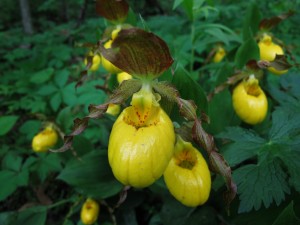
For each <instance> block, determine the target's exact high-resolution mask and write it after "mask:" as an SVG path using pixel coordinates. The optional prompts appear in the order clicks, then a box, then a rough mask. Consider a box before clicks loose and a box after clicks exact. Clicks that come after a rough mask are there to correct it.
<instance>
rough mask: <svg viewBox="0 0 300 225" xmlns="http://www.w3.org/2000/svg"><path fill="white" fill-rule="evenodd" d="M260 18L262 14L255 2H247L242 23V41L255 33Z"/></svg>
mask: <svg viewBox="0 0 300 225" xmlns="http://www.w3.org/2000/svg"><path fill="white" fill-rule="evenodd" d="M261 18H262V15H261V13H260V11H259V8H258V6H257V5H256V3H254V2H252V3H251V4H249V6H248V9H247V12H246V15H245V17H244V25H243V39H244V41H246V40H248V39H249V38H252V37H253V35H255V34H256V32H257V31H258V27H259V22H260V20H261Z"/></svg>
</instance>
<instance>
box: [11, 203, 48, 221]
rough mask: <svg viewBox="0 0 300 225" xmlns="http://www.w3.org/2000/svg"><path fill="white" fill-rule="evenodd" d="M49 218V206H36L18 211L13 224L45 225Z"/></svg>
mask: <svg viewBox="0 0 300 225" xmlns="http://www.w3.org/2000/svg"><path fill="white" fill-rule="evenodd" d="M46 219H47V207H46V206H36V207H32V208H29V209H27V210H25V211H21V212H20V213H18V215H17V218H16V221H14V223H13V225H19V224H22V225H33V224H38V225H44V224H45V223H46Z"/></svg>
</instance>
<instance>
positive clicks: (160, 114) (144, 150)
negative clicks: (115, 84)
mask: <svg viewBox="0 0 300 225" xmlns="http://www.w3.org/2000/svg"><path fill="white" fill-rule="evenodd" d="M158 100H159V96H156V95H155V94H153V93H152V90H151V87H150V86H148V85H143V87H142V88H141V90H140V91H138V92H137V93H135V94H134V95H133V97H132V101H131V106H129V107H127V108H126V109H124V110H123V112H122V113H121V114H120V116H119V117H118V119H117V120H116V122H115V123H114V125H113V128H112V131H111V134H110V138H109V146H108V159H109V163H110V166H111V168H112V171H113V174H114V176H115V177H116V179H117V180H119V181H120V182H121V183H123V184H124V185H130V186H133V187H137V188H143V187H147V186H149V185H151V184H152V183H154V182H155V181H156V180H157V179H158V178H160V177H161V176H162V174H163V172H164V171H165V169H166V167H167V165H168V163H169V160H170V159H171V157H172V155H173V150H174V142H175V134H174V128H173V124H172V121H171V120H170V118H169V117H168V115H167V114H166V113H165V112H164V110H163V109H162V108H161V107H160V105H159V103H158Z"/></svg>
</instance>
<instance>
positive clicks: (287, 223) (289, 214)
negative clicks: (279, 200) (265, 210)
mask: <svg viewBox="0 0 300 225" xmlns="http://www.w3.org/2000/svg"><path fill="white" fill-rule="evenodd" d="M296 224H300V219H299V218H297V216H296V214H295V212H294V202H293V201H292V202H291V203H290V204H289V205H288V206H287V207H286V208H285V209H284V210H283V211H282V212H281V213H280V215H279V216H278V217H277V219H276V220H275V221H274V223H273V224H272V225H296Z"/></svg>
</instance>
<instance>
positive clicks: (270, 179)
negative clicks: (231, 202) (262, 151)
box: [233, 159, 290, 213]
mask: <svg viewBox="0 0 300 225" xmlns="http://www.w3.org/2000/svg"><path fill="white" fill-rule="evenodd" d="M233 177H234V180H235V181H236V184H237V186H238V194H239V199H240V206H239V210H238V211H239V213H243V212H249V211H251V210H252V209H253V208H254V209H255V210H259V209H260V208H261V206H262V203H263V204H264V206H265V207H266V208H268V207H269V206H270V205H271V203H272V202H273V201H275V203H276V205H277V206H278V205H279V204H280V203H281V202H283V201H284V200H285V194H289V193H290V188H289V186H288V184H287V182H286V178H287V175H286V173H285V172H284V171H283V170H282V169H281V167H280V162H279V161H278V160H275V159H273V160H268V159H264V160H262V161H261V162H260V163H259V164H256V165H255V164H248V165H246V166H243V167H240V168H239V169H237V170H235V171H234V173H233Z"/></svg>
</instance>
